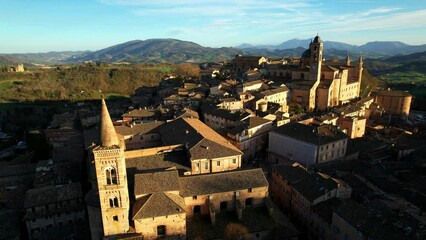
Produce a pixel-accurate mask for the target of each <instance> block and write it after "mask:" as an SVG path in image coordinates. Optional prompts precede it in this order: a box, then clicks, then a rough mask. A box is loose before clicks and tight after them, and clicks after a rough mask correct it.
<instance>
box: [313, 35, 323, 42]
mask: <svg viewBox="0 0 426 240" xmlns="http://www.w3.org/2000/svg"><path fill="white" fill-rule="evenodd" d="M314 43H322V40H321V38H320V37H319V36H316V37H315V38H314Z"/></svg>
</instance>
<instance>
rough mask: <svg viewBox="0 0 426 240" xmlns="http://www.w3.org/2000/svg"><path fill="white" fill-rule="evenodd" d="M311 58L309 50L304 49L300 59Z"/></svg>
mask: <svg viewBox="0 0 426 240" xmlns="http://www.w3.org/2000/svg"><path fill="white" fill-rule="evenodd" d="M310 57H311V49H306V50H305V51H304V52H303V53H302V58H310Z"/></svg>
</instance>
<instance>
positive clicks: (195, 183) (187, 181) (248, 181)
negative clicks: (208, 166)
mask: <svg viewBox="0 0 426 240" xmlns="http://www.w3.org/2000/svg"><path fill="white" fill-rule="evenodd" d="M179 185H180V189H181V191H180V195H181V196H182V197H189V196H196V195H208V194H213V193H223V192H233V191H239V190H244V189H249V188H258V187H268V181H267V180H266V177H265V175H264V174H263V170H262V169H261V168H256V169H250V170H236V171H229V172H221V173H213V174H203V175H193V176H182V177H180V178H179Z"/></svg>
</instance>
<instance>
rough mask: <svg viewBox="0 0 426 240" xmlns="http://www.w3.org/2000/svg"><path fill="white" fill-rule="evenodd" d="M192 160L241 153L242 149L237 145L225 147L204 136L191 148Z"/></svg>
mask: <svg viewBox="0 0 426 240" xmlns="http://www.w3.org/2000/svg"><path fill="white" fill-rule="evenodd" d="M189 154H190V160H196V159H208V158H209V159H213V158H222V157H229V156H236V155H241V154H242V153H241V151H240V150H238V149H237V148H236V147H234V146H233V147H232V148H231V147H224V146H223V145H221V144H219V143H218V142H215V141H212V140H210V139H207V138H204V139H202V140H201V141H199V142H198V143H197V144H196V145H194V146H193V147H192V148H191V149H189Z"/></svg>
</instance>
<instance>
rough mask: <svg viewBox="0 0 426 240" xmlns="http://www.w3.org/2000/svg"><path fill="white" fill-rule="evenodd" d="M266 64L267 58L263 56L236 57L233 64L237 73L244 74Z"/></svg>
mask: <svg viewBox="0 0 426 240" xmlns="http://www.w3.org/2000/svg"><path fill="white" fill-rule="evenodd" d="M264 62H266V58H265V57H262V56H241V55H236V56H235V58H234V60H233V61H232V63H233V69H234V71H235V72H237V73H242V72H245V71H248V70H253V69H255V68H259V66H260V65H261V64H262V63H264Z"/></svg>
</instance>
